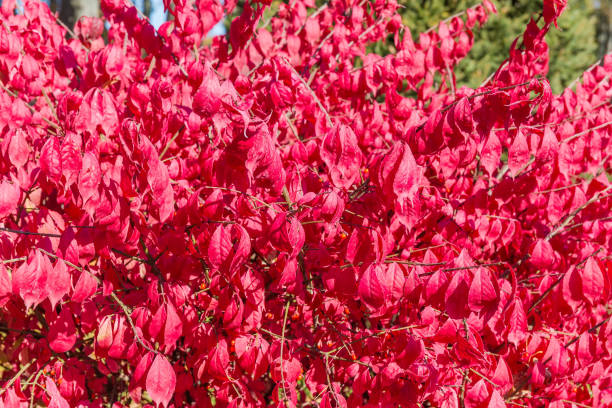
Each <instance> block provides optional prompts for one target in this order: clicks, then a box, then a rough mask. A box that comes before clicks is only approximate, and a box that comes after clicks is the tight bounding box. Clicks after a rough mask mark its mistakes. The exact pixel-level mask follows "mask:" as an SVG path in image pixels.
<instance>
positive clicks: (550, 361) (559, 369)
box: [542, 337, 569, 376]
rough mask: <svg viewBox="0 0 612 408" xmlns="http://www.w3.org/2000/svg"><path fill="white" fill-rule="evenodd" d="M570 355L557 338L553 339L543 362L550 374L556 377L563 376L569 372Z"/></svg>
mask: <svg viewBox="0 0 612 408" xmlns="http://www.w3.org/2000/svg"><path fill="white" fill-rule="evenodd" d="M568 359H569V355H568V352H567V350H566V349H565V346H563V345H562V344H561V343H560V342H559V340H557V339H556V338H554V337H553V338H551V339H550V342H549V343H548V347H547V348H546V353H544V357H542V361H544V363H545V364H546V367H548V368H549V369H550V372H551V373H552V374H553V375H555V376H563V375H565V374H567V372H568V371H569V362H568Z"/></svg>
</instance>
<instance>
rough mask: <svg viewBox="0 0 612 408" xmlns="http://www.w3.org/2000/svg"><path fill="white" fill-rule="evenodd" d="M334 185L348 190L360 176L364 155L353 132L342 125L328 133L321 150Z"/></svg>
mask: <svg viewBox="0 0 612 408" xmlns="http://www.w3.org/2000/svg"><path fill="white" fill-rule="evenodd" d="M320 154H321V158H322V159H323V161H324V162H325V165H326V166H327V168H328V169H329V173H330V178H331V180H332V183H333V184H334V185H335V186H336V187H338V188H344V189H348V188H349V187H350V186H351V185H352V184H353V183H354V182H355V180H356V179H357V177H358V176H359V166H361V160H362V154H361V150H360V149H359V145H358V144H357V137H356V136H355V132H353V130H352V129H351V128H350V127H348V126H346V125H344V124H340V125H338V126H336V127H334V128H333V129H332V130H331V131H329V132H328V133H327V135H326V136H325V138H324V139H323V143H322V144H321V148H320Z"/></svg>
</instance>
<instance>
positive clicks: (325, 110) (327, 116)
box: [282, 57, 333, 127]
mask: <svg viewBox="0 0 612 408" xmlns="http://www.w3.org/2000/svg"><path fill="white" fill-rule="evenodd" d="M282 59H283V61H285V63H286V64H287V66H288V67H289V68H290V69H291V71H293V73H294V74H295V75H296V76H297V77H298V79H299V80H300V82H301V83H302V85H304V86H305V87H306V89H307V90H308V92H310V95H312V97H313V98H314V100H315V102H316V103H317V105H319V108H320V109H321V111H322V112H323V114H324V115H325V118H326V119H327V125H328V126H329V127H332V126H333V122H332V120H331V117H330V116H329V112H327V109H325V107H324V106H323V104H322V103H321V100H320V99H319V97H318V96H317V94H315V93H314V91H313V90H312V88H311V87H310V86H308V84H307V83H306V81H304V78H302V76H301V75H300V74H299V73H298V72H297V71H296V70H295V68H293V65H291V63H290V62H289V61H288V60H287V58H284V57H282Z"/></svg>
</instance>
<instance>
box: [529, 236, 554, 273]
mask: <svg viewBox="0 0 612 408" xmlns="http://www.w3.org/2000/svg"><path fill="white" fill-rule="evenodd" d="M530 260H531V263H533V264H534V265H535V266H536V267H537V268H548V267H550V266H552V264H553V262H554V260H555V257H554V251H553V248H552V246H551V245H550V242H548V241H547V240H544V239H539V240H537V242H536V244H535V246H534V247H533V250H532V251H531V258H530Z"/></svg>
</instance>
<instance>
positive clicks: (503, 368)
mask: <svg viewBox="0 0 612 408" xmlns="http://www.w3.org/2000/svg"><path fill="white" fill-rule="evenodd" d="M491 381H493V382H494V383H495V384H497V386H498V387H499V388H500V389H501V390H502V392H503V393H506V392H508V391H509V390H510V389H512V386H513V385H514V380H513V379H512V372H511V371H510V368H509V367H508V364H506V360H504V358H503V357H501V356H500V357H499V361H498V362H497V367H496V368H495V373H494V374H493V377H491Z"/></svg>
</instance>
